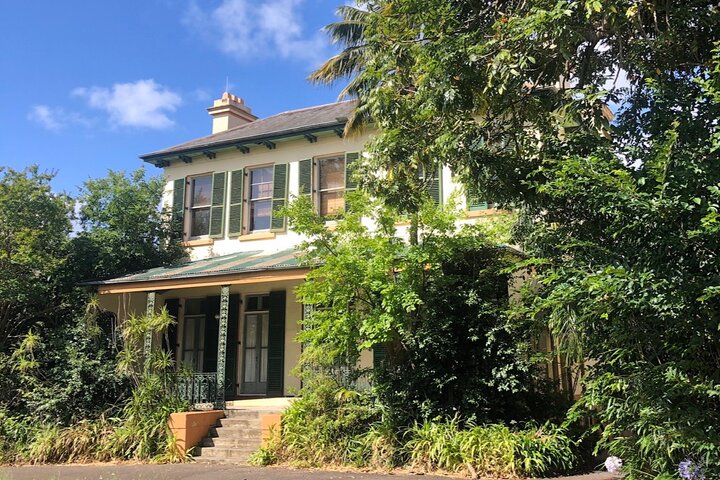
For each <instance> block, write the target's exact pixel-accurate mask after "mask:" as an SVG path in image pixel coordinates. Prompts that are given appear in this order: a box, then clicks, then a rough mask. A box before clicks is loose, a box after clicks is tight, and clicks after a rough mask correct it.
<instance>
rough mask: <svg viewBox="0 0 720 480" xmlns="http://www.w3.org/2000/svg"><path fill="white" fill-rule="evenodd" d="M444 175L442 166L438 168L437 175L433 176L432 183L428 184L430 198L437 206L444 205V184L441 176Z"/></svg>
mask: <svg viewBox="0 0 720 480" xmlns="http://www.w3.org/2000/svg"><path fill="white" fill-rule="evenodd" d="M441 174H442V166H438V167H437V170H435V173H434V174H433V177H432V179H431V180H430V183H429V184H428V193H429V194H430V198H431V199H432V201H433V202H435V205H440V203H442V183H441V178H440V176H441Z"/></svg>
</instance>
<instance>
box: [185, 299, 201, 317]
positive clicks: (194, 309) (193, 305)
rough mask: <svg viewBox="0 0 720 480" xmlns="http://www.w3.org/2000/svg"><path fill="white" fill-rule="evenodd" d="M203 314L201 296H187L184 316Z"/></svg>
mask: <svg viewBox="0 0 720 480" xmlns="http://www.w3.org/2000/svg"><path fill="white" fill-rule="evenodd" d="M202 314H205V312H204V311H203V299H202V298H188V299H187V300H185V316H186V317H187V316H188V315H202Z"/></svg>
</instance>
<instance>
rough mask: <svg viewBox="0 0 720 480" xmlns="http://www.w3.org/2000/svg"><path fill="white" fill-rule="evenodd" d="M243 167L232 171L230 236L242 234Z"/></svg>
mask: <svg viewBox="0 0 720 480" xmlns="http://www.w3.org/2000/svg"><path fill="white" fill-rule="evenodd" d="M244 181H245V177H244V176H243V171H242V169H240V170H234V171H232V172H230V206H229V208H230V214H229V216H228V236H230V237H237V236H238V235H242V217H243V183H244Z"/></svg>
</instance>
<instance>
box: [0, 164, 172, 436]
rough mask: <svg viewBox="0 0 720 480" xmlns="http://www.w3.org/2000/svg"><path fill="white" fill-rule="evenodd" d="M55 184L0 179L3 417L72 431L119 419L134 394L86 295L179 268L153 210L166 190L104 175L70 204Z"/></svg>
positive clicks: (32, 173)
mask: <svg viewBox="0 0 720 480" xmlns="http://www.w3.org/2000/svg"><path fill="white" fill-rule="evenodd" d="M52 178H53V174H51V173H41V172H40V170H39V168H38V167H36V166H32V167H29V168H27V169H26V170H24V171H21V172H18V171H14V170H12V169H2V170H0V243H2V246H1V247H0V250H1V252H0V410H3V409H7V410H8V411H10V412H11V414H13V415H25V414H28V413H30V412H32V414H33V418H37V419H40V420H43V421H47V422H51V423H56V422H57V423H59V424H62V425H69V424H71V423H73V422H76V421H78V420H81V419H88V418H90V419H92V418H96V417H98V416H99V415H102V414H104V413H107V412H108V411H109V410H112V409H113V407H116V408H117V409H119V408H120V406H121V405H122V404H123V402H124V400H125V399H127V397H128V395H129V394H130V388H129V387H130V385H129V382H128V381H127V380H126V379H125V378H124V377H123V376H121V375H120V374H119V373H118V372H117V371H116V365H115V364H116V361H115V360H116V357H117V355H118V353H119V351H122V348H121V347H122V342H121V339H120V338H119V335H118V327H119V326H118V325H116V324H115V323H114V322H115V319H114V317H113V316H112V315H108V314H107V313H106V312H102V311H101V310H99V308H98V306H97V304H96V302H95V301H94V300H93V298H92V297H91V296H90V294H89V292H88V289H87V287H83V286H81V285H80V283H81V282H83V281H88V280H91V279H93V278H97V277H107V276H110V275H120V274H123V273H127V272H129V271H133V270H138V269H142V268H150V267H153V266H159V265H163V264H168V263H172V262H174V261H176V260H177V259H179V258H181V257H182V256H183V255H184V250H183V249H182V247H181V246H180V245H179V244H177V242H171V241H170V236H169V234H168V232H169V228H168V225H167V222H166V217H165V216H164V215H163V212H162V211H161V210H160V209H159V203H160V198H161V196H162V192H163V188H164V182H163V181H162V180H161V179H159V178H150V179H146V178H145V177H144V171H143V170H137V171H135V172H133V173H132V174H130V175H126V174H125V173H123V172H109V174H108V176H107V177H106V178H101V179H94V180H88V181H87V182H86V183H85V185H84V186H83V187H82V189H81V193H80V195H79V197H78V198H77V199H76V201H77V202H78V205H80V208H79V209H77V210H78V212H79V224H78V227H79V229H80V231H77V232H72V231H71V229H72V223H71V221H72V220H73V219H74V208H73V207H74V205H75V200H73V199H72V198H70V197H69V196H68V195H66V194H58V193H55V192H53V191H52V189H51V181H52Z"/></svg>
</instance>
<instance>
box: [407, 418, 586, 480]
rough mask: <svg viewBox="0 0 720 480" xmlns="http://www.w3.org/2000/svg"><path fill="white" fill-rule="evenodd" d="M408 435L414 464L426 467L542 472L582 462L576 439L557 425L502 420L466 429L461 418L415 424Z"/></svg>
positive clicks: (493, 473) (527, 473) (491, 472)
mask: <svg viewBox="0 0 720 480" xmlns="http://www.w3.org/2000/svg"><path fill="white" fill-rule="evenodd" d="M405 436H406V438H407V441H406V443H405V445H404V446H403V448H404V449H405V450H406V451H407V453H408V455H409V457H410V459H411V462H412V465H414V466H420V467H422V468H424V469H426V470H443V471H450V472H456V471H460V470H463V469H468V470H470V472H471V473H472V474H473V476H477V475H480V476H493V477H508V476H523V477H537V476H541V475H553V474H562V473H567V472H569V471H571V470H572V469H573V468H574V467H575V464H576V455H575V453H574V446H575V442H574V441H573V440H571V439H570V438H569V437H568V436H567V434H566V432H565V431H564V430H563V429H562V428H560V427H557V426H553V425H552V424H545V425H543V426H542V427H537V426H533V425H529V426H527V427H526V428H524V429H521V430H511V429H510V428H508V427H507V426H505V425H498V424H491V425H482V426H476V427H472V428H469V429H461V428H460V427H459V422H458V421H457V419H453V420H450V421H442V420H437V421H427V422H423V423H422V424H415V425H414V426H413V427H412V428H410V429H409V430H408V431H407V432H406V434H405Z"/></svg>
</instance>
